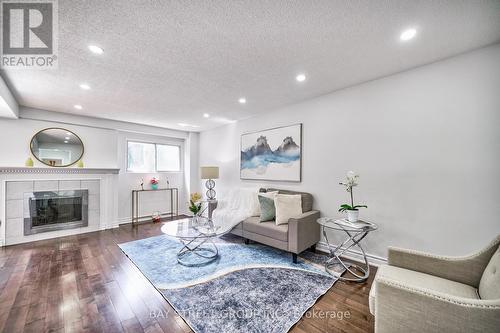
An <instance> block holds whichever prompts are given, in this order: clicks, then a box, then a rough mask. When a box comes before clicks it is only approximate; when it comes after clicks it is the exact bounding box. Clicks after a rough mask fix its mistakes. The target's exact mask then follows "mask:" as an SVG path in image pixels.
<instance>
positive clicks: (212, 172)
mask: <svg viewBox="0 0 500 333" xmlns="http://www.w3.org/2000/svg"><path fill="white" fill-rule="evenodd" d="M200 173H201V179H207V182H206V183H205V186H206V187H207V193H206V195H207V199H208V200H215V194H216V193H215V190H214V188H215V181H214V179H219V167H216V166H203V167H201V168H200Z"/></svg>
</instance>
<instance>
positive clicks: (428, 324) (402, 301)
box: [374, 277, 500, 333]
mask: <svg viewBox="0 0 500 333" xmlns="http://www.w3.org/2000/svg"><path fill="white" fill-rule="evenodd" d="M374 283H376V291H377V292H376V296H375V332H387V333H391V332H406V333H412V332H415V333H416V332H431V333H432V332H436V333H437V332H478V333H479V332H498V327H500V300H480V299H468V298H462V297H455V296H451V295H448V294H444V293H439V292H435V291H431V290H428V289H422V288H417V287H414V286H411V285H405V284H402V283H401V282H399V281H395V280H391V279H387V278H384V277H377V278H376V280H375V282H374Z"/></svg>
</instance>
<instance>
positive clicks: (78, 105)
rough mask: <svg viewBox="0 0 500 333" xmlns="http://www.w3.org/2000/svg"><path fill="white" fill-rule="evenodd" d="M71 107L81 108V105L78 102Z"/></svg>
mask: <svg viewBox="0 0 500 333" xmlns="http://www.w3.org/2000/svg"><path fill="white" fill-rule="evenodd" d="M73 107H74V108H75V109H77V110H81V109H83V106H81V105H80V104H76V105H73Z"/></svg>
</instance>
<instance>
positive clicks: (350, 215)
mask: <svg viewBox="0 0 500 333" xmlns="http://www.w3.org/2000/svg"><path fill="white" fill-rule="evenodd" d="M346 212H347V221H349V222H358V220H359V210H347V211H346Z"/></svg>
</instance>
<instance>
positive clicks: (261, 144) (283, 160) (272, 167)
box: [240, 124, 302, 182]
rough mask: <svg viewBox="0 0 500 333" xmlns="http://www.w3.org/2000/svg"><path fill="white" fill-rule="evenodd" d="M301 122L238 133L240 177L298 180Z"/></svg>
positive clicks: (300, 153) (300, 165) (300, 155)
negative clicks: (239, 135) (239, 139)
mask: <svg viewBox="0 0 500 333" xmlns="http://www.w3.org/2000/svg"><path fill="white" fill-rule="evenodd" d="M301 168H302V124H297V125H291V126H285V127H277V128H271V129H267V130H263V131H259V132H254V133H246V134H243V135H241V159H240V178H241V179H256V180H274V181H292V182H300V181H301V171H302V170H301Z"/></svg>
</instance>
